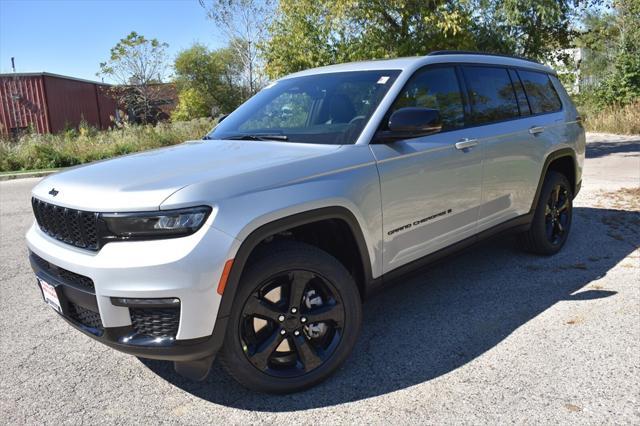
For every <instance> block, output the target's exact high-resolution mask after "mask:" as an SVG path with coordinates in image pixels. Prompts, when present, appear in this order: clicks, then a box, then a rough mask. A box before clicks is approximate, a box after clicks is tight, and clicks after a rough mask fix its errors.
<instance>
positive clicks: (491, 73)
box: [464, 67, 520, 124]
mask: <svg viewBox="0 0 640 426" xmlns="http://www.w3.org/2000/svg"><path fill="white" fill-rule="evenodd" d="M464 76H465V81H466V83H467V87H468V90H469V97H470V98H471V119H472V122H473V123H474V124H486V123H492V122H495V121H501V120H508V119H511V118H516V117H518V116H519V115H520V113H519V110H518V101H517V99H516V94H515V93H514V91H513V85H512V84H511V79H510V78H509V73H508V72H507V70H506V69H505V68H492V67H464Z"/></svg>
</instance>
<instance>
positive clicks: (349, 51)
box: [262, 0, 474, 78]
mask: <svg viewBox="0 0 640 426" xmlns="http://www.w3.org/2000/svg"><path fill="white" fill-rule="evenodd" d="M458 4H466V1H462V2H458V1H450V0H429V1H406V0H366V1H363V0H281V1H280V5H279V8H278V11H277V13H276V16H275V19H274V21H273V22H272V24H271V26H270V35H271V38H270V39H269V40H267V41H266V42H265V43H264V45H263V46H262V48H263V54H264V57H265V61H266V70H267V74H268V75H269V76H270V77H271V78H274V77H276V76H280V75H283V74H287V73H290V72H293V71H298V70H301V69H304V68H309V67H315V66H321V65H327V64H332V63H337V62H345V61H351V60H362V59H372V58H389V57H398V56H407V55H416V54H424V53H427V52H429V51H431V50H436V49H449V48H472V47H473V46H474V43H473V38H472V36H471V34H468V33H466V32H465V31H464V30H465V29H467V28H468V27H469V25H470V22H469V20H470V12H469V10H468V9H466V8H464V7H460V6H459V5H458Z"/></svg>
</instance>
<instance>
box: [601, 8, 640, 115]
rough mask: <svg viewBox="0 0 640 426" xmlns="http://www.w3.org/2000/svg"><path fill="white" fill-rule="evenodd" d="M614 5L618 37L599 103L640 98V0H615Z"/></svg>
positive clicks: (623, 101)
mask: <svg viewBox="0 0 640 426" xmlns="http://www.w3.org/2000/svg"><path fill="white" fill-rule="evenodd" d="M613 5H614V9H615V19H616V24H617V27H618V29H619V37H618V39H617V43H616V48H615V53H614V57H613V61H612V67H611V68H610V69H609V71H608V72H607V74H606V75H605V78H604V81H603V82H602V84H601V85H600V87H599V88H598V89H597V91H596V93H597V97H596V98H597V99H598V101H599V102H598V103H600V104H609V105H611V104H622V105H625V104H629V103H631V102H635V101H638V100H639V99H640V0H616V1H614V3H613Z"/></svg>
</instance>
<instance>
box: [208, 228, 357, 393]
mask: <svg viewBox="0 0 640 426" xmlns="http://www.w3.org/2000/svg"><path fill="white" fill-rule="evenodd" d="M266 248H267V250H262V251H261V252H260V253H259V254H258V255H257V256H256V257H255V259H252V260H251V263H250V264H249V265H248V266H247V269H246V270H245V271H244V272H243V274H242V278H241V280H240V286H239V288H238V292H237V294H236V296H235V299H234V304H233V307H232V310H231V315H230V317H229V325H228V329H227V333H226V335H225V341H224V345H223V348H222V350H221V352H220V357H219V359H220V361H221V364H222V366H223V367H224V368H225V370H226V371H227V372H228V373H229V374H230V375H231V376H232V377H233V378H234V379H235V380H236V381H238V382H239V383H240V384H241V385H243V386H245V387H247V388H249V389H252V390H255V391H259V392H267V393H290V392H296V391H300V390H303V389H307V388H309V387H312V386H314V385H316V384H318V383H320V382H321V381H323V380H325V379H326V378H327V377H329V376H330V375H331V374H332V373H333V372H334V371H335V370H336V369H337V368H338V367H339V366H340V365H341V364H342V363H343V362H344V361H345V360H346V358H347V357H348V356H349V354H350V353H351V351H352V349H353V347H354V346H355V343H356V340H357V338H358V335H359V332H360V323H361V321H362V306H361V300H360V294H359V291H358V288H357V285H356V283H355V281H354V280H353V277H352V276H351V275H350V274H349V272H348V271H347V270H346V269H345V267H344V266H343V265H342V264H341V263H340V262H339V261H338V260H337V259H335V258H334V257H333V256H331V255H329V254H328V253H326V252H324V251H323V250H320V249H318V248H316V247H313V246H310V245H307V244H303V243H299V242H293V241H291V242H274V243H270V244H269V245H268V246H267V247H266ZM305 283H306V284H305ZM272 291H275V292H276V293H277V295H278V296H277V297H278V298H279V299H278V301H273V297H271V296H270V294H272V293H271V292H272ZM276 293H273V294H276ZM267 297H271V299H267ZM295 300H299V304H296V302H295ZM290 302H291V303H290ZM292 306H299V308H298V309H297V312H296V313H292V311H294V309H293V308H292ZM252 313H254V314H255V315H252ZM331 313H332V315H333V317H331V318H329V316H330V315H329V314H331ZM263 315H264V316H263ZM285 315H286V319H285V320H282V319H281V318H282V317H284V316H285ZM321 315H324V316H325V317H327V318H329V319H327V320H326V321H322V322H320V321H316V322H312V321H311V319H313V318H316V319H322V318H323V317H322V316H321ZM256 320H257V321H262V323H264V324H261V328H260V329H259V330H256ZM302 321H305V322H306V324H303V323H302ZM281 333H283V334H281ZM294 333H296V334H295V335H294ZM264 336H266V338H265V339H264V341H263V340H262V338H263V337H264ZM296 336H297V337H296ZM278 339H284V340H286V348H285V350H281V348H282V347H283V346H282V345H283V343H282V342H283V341H284V340H278ZM278 341H280V343H278ZM265 348H266V349H265ZM287 349H288V350H287ZM265 354H266V355H265ZM319 361H321V362H320V363H319V364H318V362H319Z"/></svg>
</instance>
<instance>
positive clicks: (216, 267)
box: [27, 224, 237, 361]
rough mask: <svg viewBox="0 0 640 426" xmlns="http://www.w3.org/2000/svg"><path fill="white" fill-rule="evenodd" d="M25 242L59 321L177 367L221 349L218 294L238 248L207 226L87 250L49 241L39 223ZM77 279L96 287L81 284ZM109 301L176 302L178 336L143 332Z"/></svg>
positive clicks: (127, 313)
mask: <svg viewBox="0 0 640 426" xmlns="http://www.w3.org/2000/svg"><path fill="white" fill-rule="evenodd" d="M27 244H28V246H29V249H30V251H31V254H30V260H31V265H32V268H33V270H34V271H35V273H36V275H37V276H39V277H40V278H42V279H44V280H45V281H47V282H48V283H50V284H53V285H54V286H56V289H57V292H58V295H59V298H60V299H61V300H60V301H61V305H62V307H63V312H62V314H61V315H62V316H63V317H64V319H65V320H67V321H68V322H69V323H70V324H72V325H73V326H74V327H75V328H77V329H79V330H81V331H82V332H84V333H85V334H87V335H89V336H90V337H92V338H94V339H96V340H98V341H100V342H102V343H104V344H106V345H108V346H111V347H113V348H115V349H118V350H120V351H122V352H126V353H129V354H133V355H136V356H140V357H146V358H154V359H164V360H173V361H190V360H196V359H201V358H203V357H207V356H210V355H213V354H214V353H215V352H216V351H217V350H218V349H219V348H220V346H221V344H222V341H221V340H222V339H221V336H223V334H224V333H220V332H217V333H216V332H214V327H215V329H216V330H224V327H225V324H224V323H225V321H226V319H225V318H221V319H217V313H218V308H219V305H220V300H221V296H220V295H219V294H218V293H217V292H216V288H217V284H218V281H219V279H220V276H221V274H222V268H223V266H224V263H225V261H226V260H227V256H229V254H230V253H233V250H234V249H235V248H236V244H237V241H236V240H235V239H233V238H231V237H229V236H228V235H226V234H224V233H223V232H220V231H218V230H217V229H215V228H213V227H211V226H208V225H205V226H203V228H202V229H200V230H199V231H198V232H196V233H195V234H193V235H191V236H188V237H183V238H176V239H167V240H155V241H136V242H113V243H109V244H107V245H105V246H104V247H103V248H102V249H101V250H100V251H99V252H89V251H87V250H82V249H77V248H75V247H71V246H69V245H66V244H64V243H61V242H59V241H57V240H55V239H53V238H51V237H49V236H47V235H46V234H44V233H43V232H42V231H41V230H40V229H39V227H38V226H37V224H34V225H33V226H32V227H31V229H30V230H29V231H28V233H27ZM47 265H53V266H52V267H51V268H49V267H48V266H47ZM59 270H62V271H64V273H62V274H60V273H57V272H56V271H59ZM70 274H71V275H70ZM74 275H75V276H80V277H85V278H86V279H87V280H89V282H92V286H88V287H87V286H85V287H83V286H82V285H78V282H74V281H77V279H76V278H73V277H74ZM70 277H71V278H70ZM112 298H145V299H148V298H153V299H156V298H176V299H179V301H180V306H179V320H177V321H178V326H177V331H176V332H175V336H172V337H171V338H157V337H154V336H150V335H145V334H141V333H140V332H139V329H136V327H134V324H132V315H133V314H132V312H130V308H128V307H123V306H116V305H115V304H114V303H112ZM79 312H80V314H81V315H79ZM94 312H95V313H96V315H98V318H89V320H88V321H83V318H84V317H83V315H82V314H88V315H89V316H91V314H92V313H94ZM216 336H217V337H216Z"/></svg>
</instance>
